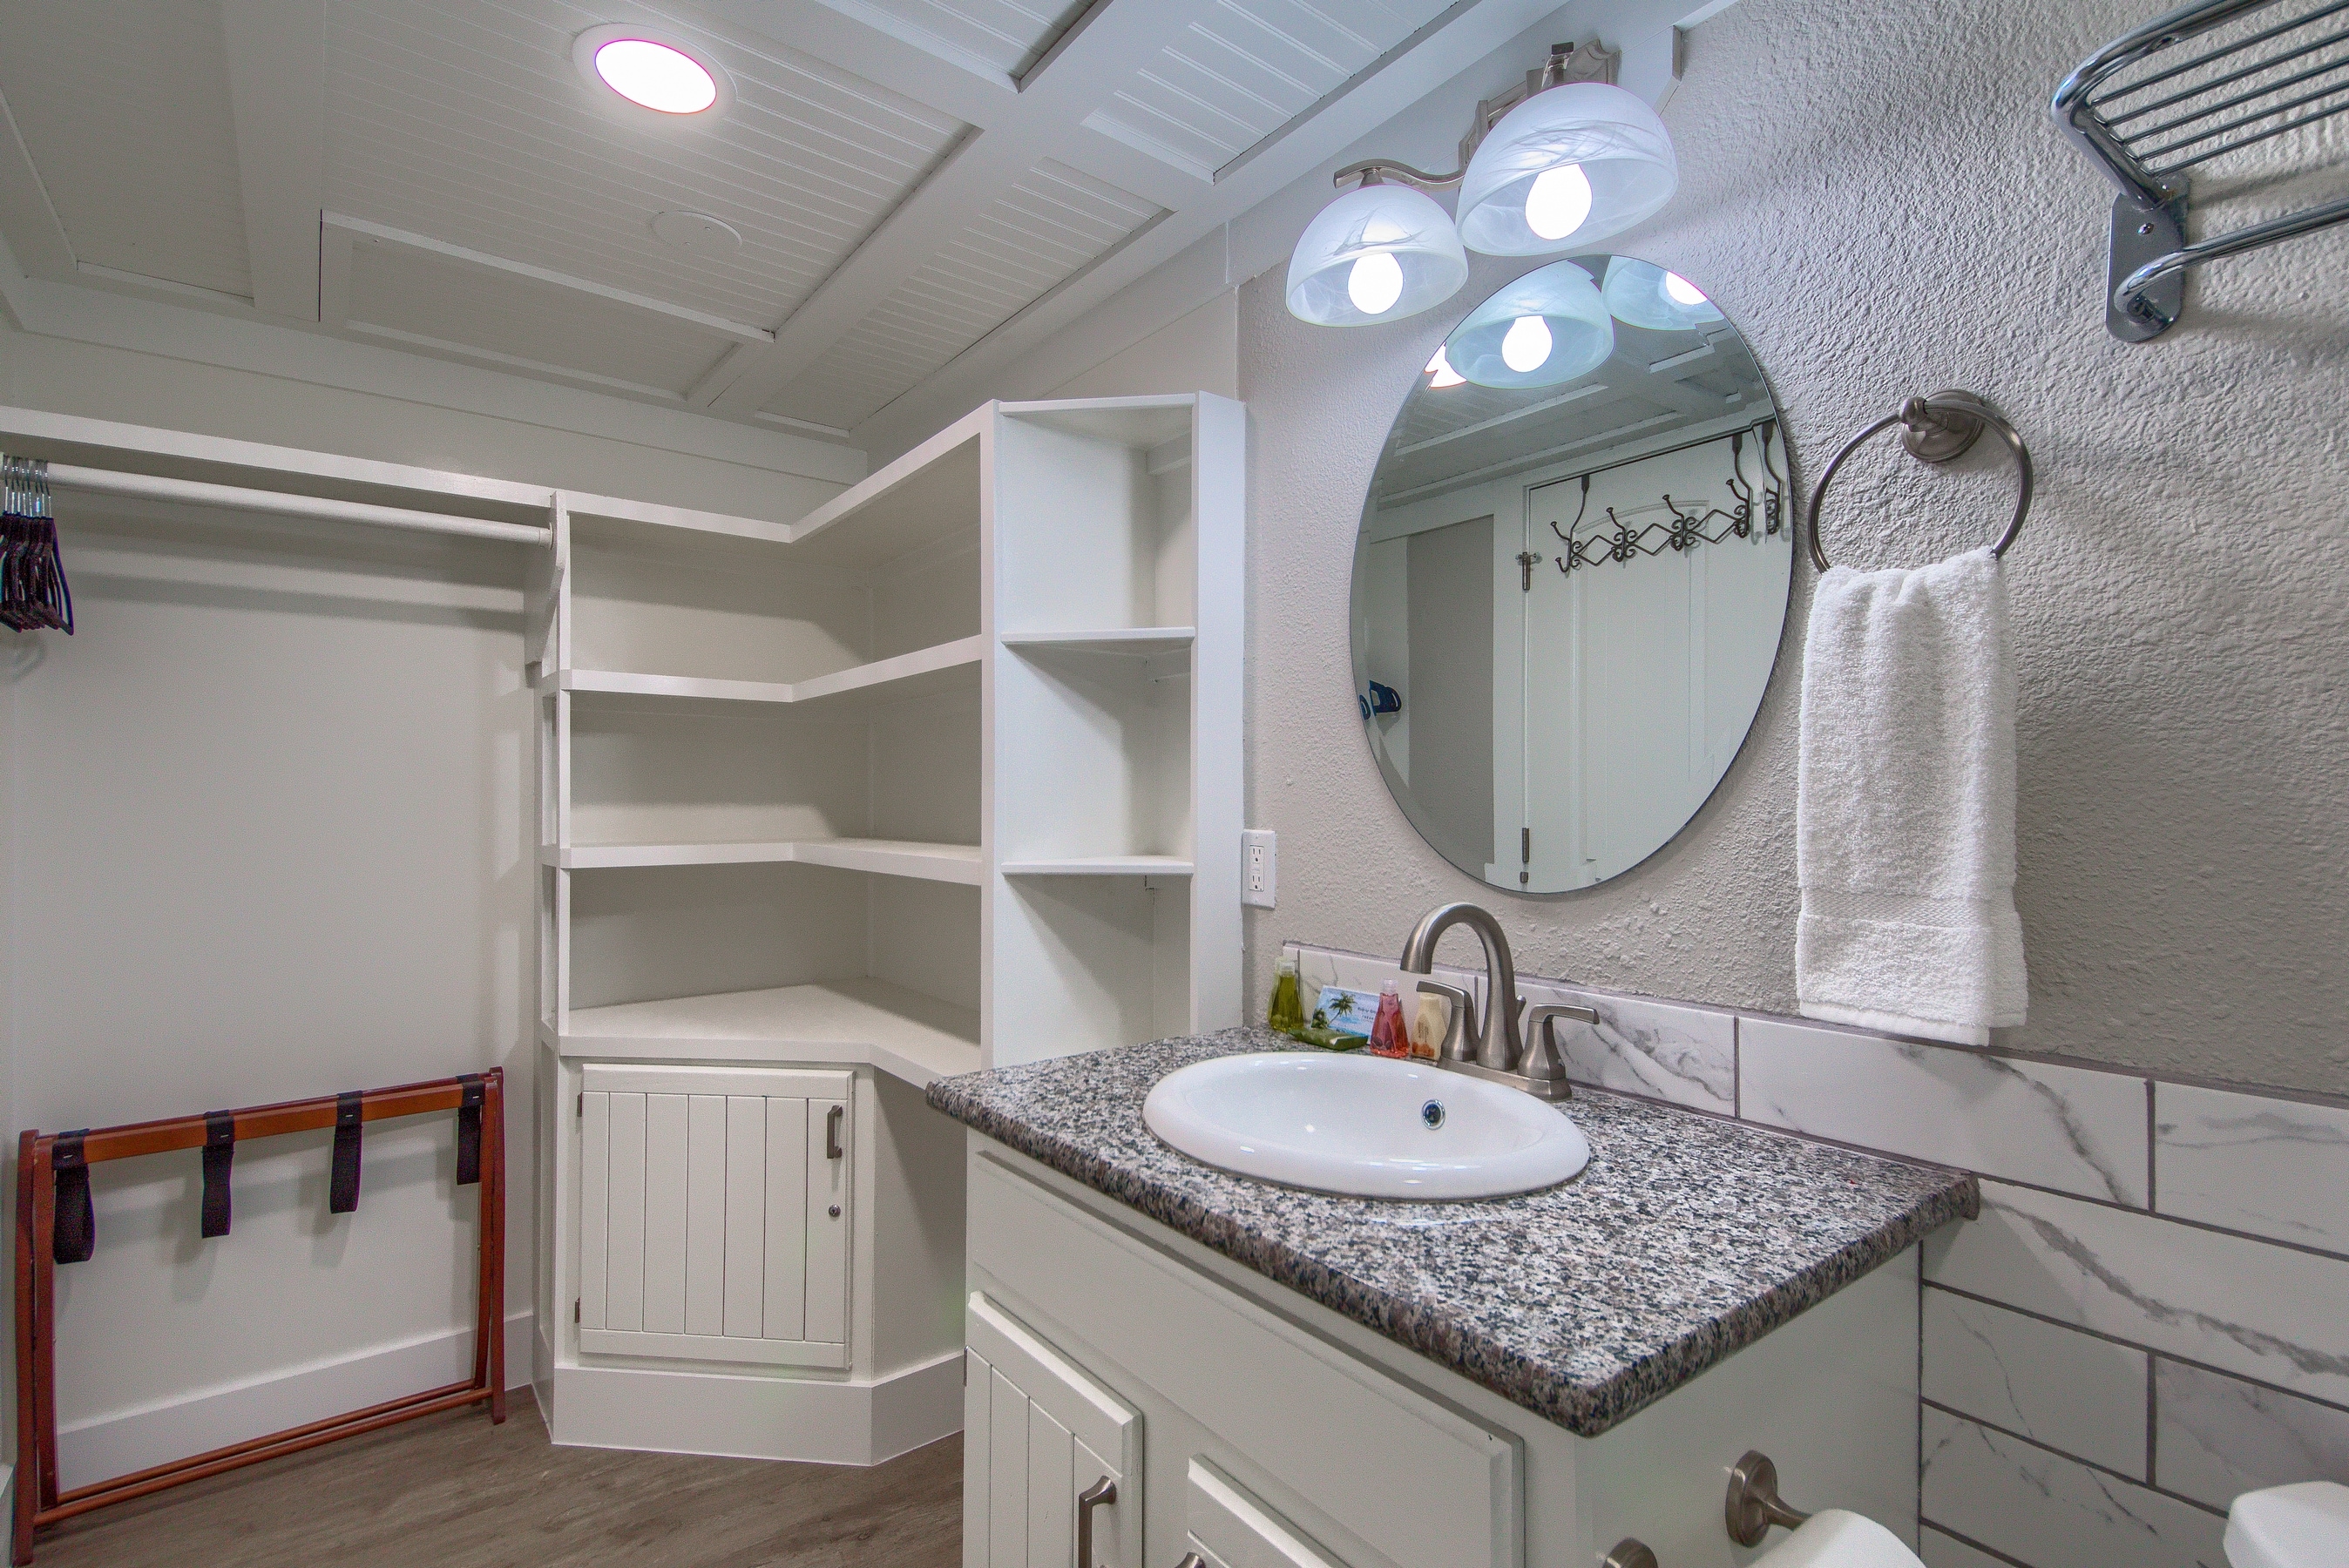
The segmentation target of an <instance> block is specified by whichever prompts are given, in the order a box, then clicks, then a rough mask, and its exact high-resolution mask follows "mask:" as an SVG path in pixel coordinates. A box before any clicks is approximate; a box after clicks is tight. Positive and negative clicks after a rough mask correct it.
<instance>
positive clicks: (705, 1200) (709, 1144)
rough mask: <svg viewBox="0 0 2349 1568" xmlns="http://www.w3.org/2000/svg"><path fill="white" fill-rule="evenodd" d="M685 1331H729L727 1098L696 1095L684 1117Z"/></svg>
mask: <svg viewBox="0 0 2349 1568" xmlns="http://www.w3.org/2000/svg"><path fill="white" fill-rule="evenodd" d="M685 1331H686V1332H687V1333H688V1334H723V1333H725V1332H726V1097H725V1096H723V1095H717V1094H697V1095H695V1096H693V1097H692V1099H689V1100H688V1101H687V1106H686V1118H685Z"/></svg>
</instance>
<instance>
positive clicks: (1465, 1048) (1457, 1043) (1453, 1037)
mask: <svg viewBox="0 0 2349 1568" xmlns="http://www.w3.org/2000/svg"><path fill="white" fill-rule="evenodd" d="M1419 994H1420V995H1423V996H1441V997H1443V998H1444V1000H1445V1001H1447V1002H1450V1003H1451V1004H1452V1026H1451V1027H1450V1028H1448V1029H1446V1030H1444V1044H1443V1046H1442V1047H1441V1048H1440V1054H1441V1055H1442V1057H1443V1058H1444V1060H1445V1061H1447V1062H1464V1061H1467V1060H1469V1059H1471V1057H1472V1056H1473V1051H1472V1049H1471V1045H1470V1041H1469V1035H1470V1033H1471V1032H1472V1031H1471V1028H1470V1026H1471V1024H1472V1023H1473V1022H1474V1019H1473V1018H1472V1016H1471V1015H1472V1014H1474V1013H1475V1009H1476V1003H1475V998H1474V997H1472V996H1470V995H1468V993H1467V992H1465V991H1464V990H1462V989H1461V988H1460V987H1459V986H1457V985H1445V984H1444V982H1443V981H1441V980H1423V981H1421V982H1420V983H1419Z"/></svg>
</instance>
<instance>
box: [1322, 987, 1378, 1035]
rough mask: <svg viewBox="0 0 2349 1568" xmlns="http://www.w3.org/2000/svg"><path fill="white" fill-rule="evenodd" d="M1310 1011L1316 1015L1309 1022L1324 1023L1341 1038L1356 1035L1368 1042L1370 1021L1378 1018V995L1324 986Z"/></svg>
mask: <svg viewBox="0 0 2349 1568" xmlns="http://www.w3.org/2000/svg"><path fill="white" fill-rule="evenodd" d="M1313 1010H1314V1012H1315V1013H1316V1014H1318V1015H1319V1016H1317V1017H1314V1018H1311V1019H1309V1020H1308V1021H1309V1022H1311V1023H1316V1024H1324V1025H1326V1026H1328V1027H1330V1028H1331V1029H1335V1030H1336V1031H1337V1032H1338V1033H1340V1034H1341V1035H1360V1036H1361V1037H1363V1038H1364V1039H1368V1038H1370V1036H1371V1019H1373V1018H1375V1017H1377V1016H1379V998H1378V994H1377V993H1376V992H1372V991H1349V990H1347V989H1346V988H1345V987H1344V986H1343V985H1324V986H1322V987H1321V996H1320V999H1319V1001H1317V1002H1315V1003H1314V1004H1313Z"/></svg>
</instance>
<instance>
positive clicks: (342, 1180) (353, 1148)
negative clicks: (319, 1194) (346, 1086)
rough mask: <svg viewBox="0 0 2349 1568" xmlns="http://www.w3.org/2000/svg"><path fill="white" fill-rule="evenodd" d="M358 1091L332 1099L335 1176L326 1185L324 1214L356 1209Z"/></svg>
mask: <svg viewBox="0 0 2349 1568" xmlns="http://www.w3.org/2000/svg"><path fill="white" fill-rule="evenodd" d="M359 1104H360V1097H359V1091H358V1090H357V1089H350V1090H348V1091H347V1092H345V1093H342V1094H338V1095H336V1097H335V1173H334V1178H333V1180H332V1181H329V1182H328V1183H327V1185H326V1212H328V1213H329V1214H347V1213H350V1212H353V1211H354V1210H356V1209H357V1207H358V1206H359Z"/></svg>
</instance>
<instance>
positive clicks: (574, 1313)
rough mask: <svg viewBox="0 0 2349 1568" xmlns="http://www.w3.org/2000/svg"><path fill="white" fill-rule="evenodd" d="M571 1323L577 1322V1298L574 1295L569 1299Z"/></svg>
mask: <svg viewBox="0 0 2349 1568" xmlns="http://www.w3.org/2000/svg"><path fill="white" fill-rule="evenodd" d="M571 1321H572V1322H574V1323H576V1322H578V1321H579V1298H578V1297H577V1296H575V1295H574V1296H573V1297H572V1298H571Z"/></svg>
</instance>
